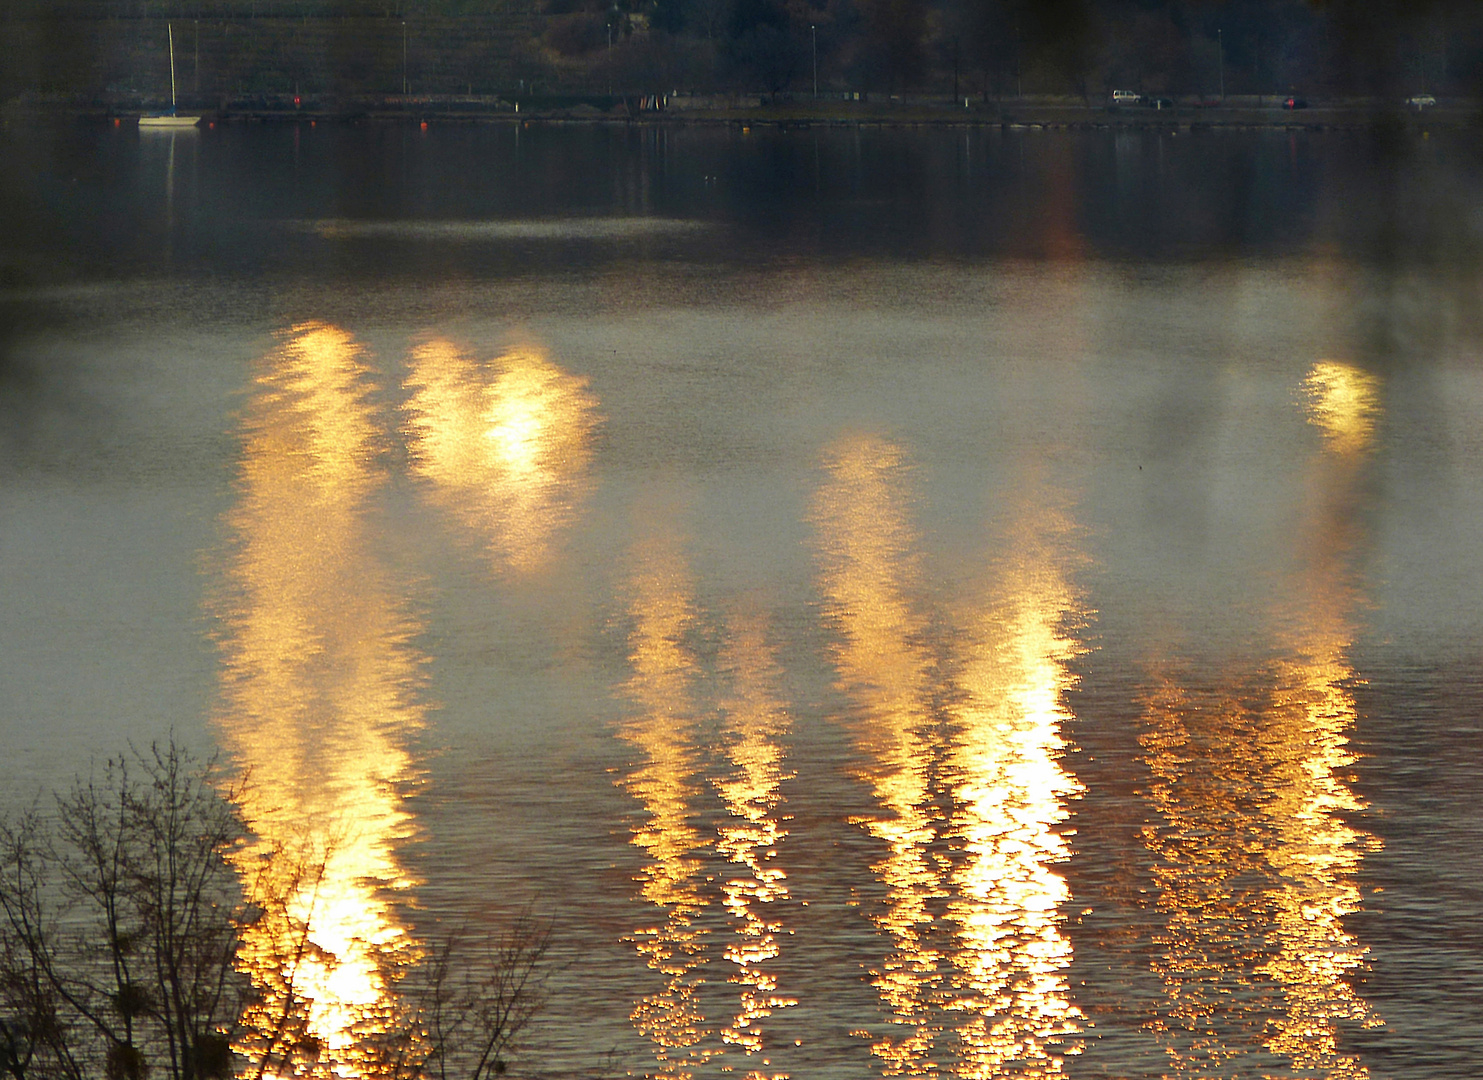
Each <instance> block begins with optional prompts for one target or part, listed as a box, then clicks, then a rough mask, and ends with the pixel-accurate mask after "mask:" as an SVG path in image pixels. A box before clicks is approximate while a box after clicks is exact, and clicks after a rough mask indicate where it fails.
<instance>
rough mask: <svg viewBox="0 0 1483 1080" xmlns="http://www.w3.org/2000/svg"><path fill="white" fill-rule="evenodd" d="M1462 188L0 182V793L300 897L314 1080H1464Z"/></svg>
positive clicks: (142, 150)
mask: <svg viewBox="0 0 1483 1080" xmlns="http://www.w3.org/2000/svg"><path fill="white" fill-rule="evenodd" d="M1478 149H1479V148H1478V147H1477V146H1476V145H1474V144H1473V143H1471V142H1470V141H1469V140H1467V139H1466V138H1463V137H1461V136H1451V137H1444V136H1443V135H1435V136H1430V137H1422V136H1421V135H1420V134H1406V135H1399V134H1390V135H1386V134H1385V133H1381V134H1379V135H1371V134H1368V133H1366V134H1356V133H1287V132H1275V131H1271V132H1255V131H1253V132H1226V133H1205V134H1196V135H1193V136H1191V135H1189V134H1181V135H1172V134H1152V133H1149V134H1136V133H1112V132H1086V133H1075V134H1071V133H1053V132H1034V131H1026V132H1006V133H1001V132H999V131H990V130H982V131H980V130H959V131H914V130H891V129H885V130H870V131H854V130H832V129H817V128H816V129H812V130H804V131H792V132H778V131H773V130H764V129H761V128H757V129H752V130H745V129H739V128H693V129H692V128H673V129H634V130H628V129H624V128H618V127H600V126H594V127H581V126H571V127H546V128H543V127H539V126H536V127H531V128H524V127H522V128H515V127H513V126H505V127H472V126H470V127H459V126H448V127H439V126H437V125H434V126H432V127H431V128H429V129H428V130H419V129H417V128H414V127H410V126H407V127H402V126H384V127H380V126H369V125H368V126H361V127H339V126H328V125H321V126H317V127H311V126H307V125H303V124H301V125H298V126H244V127H227V128H218V129H203V130H200V131H196V132H189V133H183V134H175V135H155V136H150V135H143V134H140V133H138V132H135V131H131V130H128V129H116V128H112V127H109V128H86V127H81V128H42V129H24V128H20V127H15V126H12V127H9V128H6V129H4V130H3V131H0V184H3V188H0V191H3V201H0V207H3V209H0V217H3V230H4V231H3V239H0V259H3V262H0V283H3V285H4V292H3V295H0V310H3V312H4V323H3V325H4V328H5V336H4V339H3V342H0V347H3V350H4V351H3V355H0V422H3V427H0V454H3V459H0V641H3V649H0V688H3V693H0V737H3V744H4V746H5V747H6V751H7V752H6V753H5V754H4V756H3V758H0V786H3V787H0V790H3V791H4V793H5V795H4V798H5V800H6V801H7V802H8V803H9V804H11V805H19V804H21V803H24V802H26V801H29V800H30V799H31V798H33V797H34V796H35V794H36V792H37V791H38V790H41V789H45V788H49V787H52V786H55V785H57V784H61V783H64V782H66V781H67V780H68V779H69V778H70V777H71V776H72V775H73V774H74V773H76V772H77V771H79V770H85V769H86V768H87V767H88V764H89V762H91V761H94V760H97V759H101V758H102V757H104V756H106V755H108V754H110V753H114V752H117V751H118V750H120V749H122V748H123V747H124V746H125V745H126V744H127V743H128V742H129V741H130V740H133V741H134V742H135V743H144V742H147V741H148V740H150V739H154V738H160V737H164V736H166V735H168V734H169V733H170V732H171V731H173V732H175V733H176V736H177V737H178V738H180V739H182V740H183V741H185V742H188V743H190V744H191V745H194V746H196V747H198V748H201V749H202V750H203V751H209V750H210V749H211V748H213V747H215V748H219V749H220V750H221V751H223V752H224V753H225V754H226V755H228V756H229V758H230V760H231V761H233V762H234V763H236V764H237V765H239V766H240V767H242V768H244V769H247V770H250V772H251V776H252V779H253V785H252V789H251V794H250V795H249V797H248V798H247V799H246V800H245V802H244V805H243V811H244V813H245V815H246V817H247V818H248V820H249V821H250V822H251V823H252V824H253V826H254V828H255V829H256V830H257V831H258V833H259V834H260V835H261V836H263V837H264V838H266V839H268V840H274V841H281V842H284V843H292V842H297V841H300V840H305V839H306V838H307V840H308V841H309V842H312V843H318V844H320V845H328V847H329V850H330V852H331V854H330V857H329V862H328V865H327V867H326V875H325V882H324V885H323V892H322V895H321V896H320V897H319V899H318V901H317V902H316V904H317V906H316V907H315V908H314V910H313V921H314V924H315V931H314V932H315V934H316V940H317V941H318V942H319V944H321V945H322V946H323V947H324V948H325V949H326V950H328V952H329V954H330V955H331V956H333V957H334V963H333V964H331V965H329V966H328V967H327V968H326V969H325V970H321V971H316V972H313V973H310V974H311V981H312V983H313V985H314V986H316V987H317V988H318V993H319V996H320V1004H321V1005H322V1008H321V1009H320V1010H319V1012H317V1013H316V1017H315V1023H316V1024H317V1025H318V1028H319V1033H320V1034H321V1036H322V1037H323V1039H324V1040H325V1045H326V1046H327V1047H328V1048H329V1050H328V1054H327V1057H328V1059H329V1060H330V1062H331V1063H336V1062H338V1063H340V1064H342V1065H344V1064H346V1063H351V1064H353V1062H354V1060H355V1047H354V1045H353V1041H354V1040H353V1039H352V1038H351V1036H350V1035H349V1034H348V1021H347V1019H346V1018H347V1017H348V1016H353V1014H354V1013H355V1011H356V1010H357V1009H358V1008H361V1007H364V1006H366V1005H367V1004H373V1003H374V1002H375V1001H377V1000H378V998H379V997H380V996H381V995H384V994H385V993H386V987H385V986H384V985H383V984H382V982H381V981H380V976H379V974H378V970H379V969H378V967H377V962H378V959H380V958H384V957H385V956H386V955H390V954H391V953H394V952H396V950H406V949H408V948H409V947H413V948H415V943H416V942H418V941H420V940H422V939H423V938H424V937H426V936H427V934H428V933H429V932H430V928H431V927H432V926H433V925H434V924H435V923H438V922H442V923H444V924H453V923H457V922H460V921H469V922H471V923H472V924H473V925H474V926H476V927H480V926H486V925H487V926H489V927H498V926H501V925H505V924H507V923H508V921H509V920H510V919H511V918H513V917H514V916H515V915H517V914H518V913H519V912H521V911H523V910H526V909H527V908H532V909H534V910H535V911H536V912H538V913H542V914H547V915H550V916H551V917H553V918H554V921H555V939H554V940H555V945H554V959H553V962H552V965H551V969H550V974H551V982H550V987H551V991H552V997H551V1001H550V1004H549V1006H548V1007H547V1009H546V1010H545V1012H544V1013H543V1014H542V1015H541V1017H540V1020H539V1022H538V1023H537V1024H536V1026H535V1028H534V1029H533V1031H532V1032H531V1035H530V1038H529V1039H528V1040H527V1044H526V1048H525V1051H524V1052H523V1053H522V1054H521V1055H520V1057H519V1058H518V1059H517V1061H516V1063H515V1067H514V1070H513V1071H514V1072H515V1073H516V1074H524V1075H548V1076H582V1075H589V1074H593V1073H596V1072H598V1071H599V1070H600V1069H603V1068H606V1069H609V1070H610V1071H611V1073H612V1074H614V1075H629V1074H631V1075H635V1076H656V1077H657V1076H663V1077H676V1078H678V1077H680V1076H684V1075H692V1076H695V1077H719V1076H723V1075H735V1076H743V1077H752V1078H761V1077H768V1078H774V1077H783V1076H788V1077H796V1078H807V1080H812V1078H824V1080H830V1078H840V1080H844V1078H859V1077H869V1076H926V1075H942V1076H951V1077H975V1078H987V1077H999V1076H1014V1077H1052V1076H1061V1075H1064V1076H1069V1077H1170V1076H1189V1077H1197V1076H1198V1077H1217V1076H1218V1077H1238V1076H1239V1077H1247V1076H1267V1077H1305V1078H1306V1077H1343V1078H1357V1077H1374V1078H1376V1080H1379V1078H1383V1077H1416V1078H1421V1077H1427V1078H1432V1077H1443V1076H1453V1077H1471V1076H1475V1075H1476V1074H1477V1062H1478V1061H1479V1060H1480V1059H1483V863H1480V852H1483V815H1480V813H1479V809H1478V799H1479V796H1480V793H1483V741H1480V735H1483V720H1480V715H1483V679H1480V678H1479V668H1478V661H1479V656H1480V647H1483V636H1480V633H1483V625H1480V622H1483V572H1480V554H1483V366H1480V343H1483V334H1480V323H1479V319H1478V315H1479V301H1480V293H1479V280H1480V279H1479V276H1478V270H1479V267H1480V266H1483V260H1480V258H1479V254H1480V253H1483V183H1480V172H1479V167H1478V166H1479V161H1480V157H1479V154H1478Z"/></svg>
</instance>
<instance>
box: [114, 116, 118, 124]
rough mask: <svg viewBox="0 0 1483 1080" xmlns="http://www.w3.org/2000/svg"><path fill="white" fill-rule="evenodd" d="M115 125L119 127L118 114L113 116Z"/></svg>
mask: <svg viewBox="0 0 1483 1080" xmlns="http://www.w3.org/2000/svg"><path fill="white" fill-rule="evenodd" d="M113 126H114V127H118V117H116V116H115V117H114V118H113Z"/></svg>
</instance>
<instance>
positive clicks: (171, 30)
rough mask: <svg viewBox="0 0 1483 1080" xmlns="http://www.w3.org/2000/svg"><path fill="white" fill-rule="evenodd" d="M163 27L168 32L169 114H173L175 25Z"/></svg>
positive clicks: (167, 24)
mask: <svg viewBox="0 0 1483 1080" xmlns="http://www.w3.org/2000/svg"><path fill="white" fill-rule="evenodd" d="M165 29H166V30H167V31H168V32H169V34H170V115H171V116H174V115H175V27H174V25H173V24H171V23H166V24H165Z"/></svg>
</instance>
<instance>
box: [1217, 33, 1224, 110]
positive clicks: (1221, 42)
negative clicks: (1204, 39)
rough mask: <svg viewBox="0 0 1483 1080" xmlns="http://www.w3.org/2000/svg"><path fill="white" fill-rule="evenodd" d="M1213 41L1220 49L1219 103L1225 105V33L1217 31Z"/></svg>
mask: <svg viewBox="0 0 1483 1080" xmlns="http://www.w3.org/2000/svg"><path fill="white" fill-rule="evenodd" d="M1215 40H1216V42H1217V43H1218V45H1219V48H1220V103H1221V104H1222V105H1224V104H1225V103H1226V39H1225V31H1223V30H1220V29H1217V30H1216V31H1215Z"/></svg>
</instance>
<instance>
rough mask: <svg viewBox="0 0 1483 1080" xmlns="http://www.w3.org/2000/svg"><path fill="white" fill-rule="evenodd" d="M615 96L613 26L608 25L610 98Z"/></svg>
mask: <svg viewBox="0 0 1483 1080" xmlns="http://www.w3.org/2000/svg"><path fill="white" fill-rule="evenodd" d="M612 96H613V24H612V23H608V97H612Z"/></svg>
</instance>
